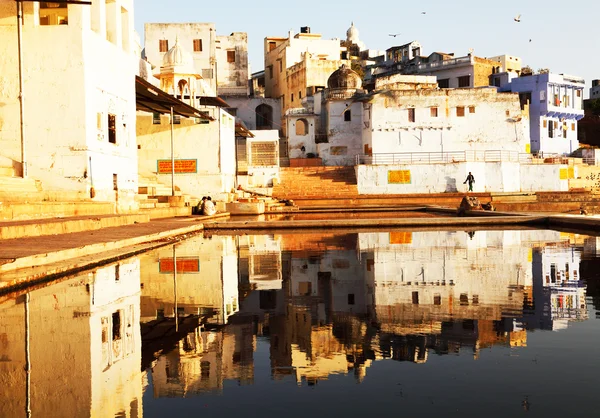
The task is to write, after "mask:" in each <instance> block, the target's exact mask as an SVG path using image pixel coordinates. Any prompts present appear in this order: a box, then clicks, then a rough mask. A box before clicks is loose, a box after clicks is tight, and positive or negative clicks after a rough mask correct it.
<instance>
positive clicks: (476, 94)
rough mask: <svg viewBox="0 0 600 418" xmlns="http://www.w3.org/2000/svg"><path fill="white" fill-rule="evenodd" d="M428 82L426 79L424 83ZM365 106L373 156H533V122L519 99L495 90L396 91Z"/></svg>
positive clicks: (365, 138) (366, 133)
mask: <svg viewBox="0 0 600 418" xmlns="http://www.w3.org/2000/svg"><path fill="white" fill-rule="evenodd" d="M400 77H401V76H400ZM412 78H420V77H414V76H413V77H412ZM427 80H428V78H427V79H426V78H424V77H423V80H422V82H423V83H425V82H427ZM381 88H385V85H383V84H382V85H381ZM365 101H366V103H365V109H364V119H363V122H364V127H363V144H364V146H368V147H369V148H370V149H371V152H372V154H373V155H375V154H382V153H408V152H412V153H415V152H455V151H492V150H493V151H514V152H518V153H526V152H528V144H529V135H528V131H529V120H528V118H527V117H523V115H522V112H521V108H520V105H519V100H518V96H517V95H516V94H499V93H497V92H496V90H495V89H491V88H481V89H457V90H453V89H441V90H439V89H430V88H426V89H422V90H391V91H387V92H385V94H376V95H374V96H372V97H371V98H369V100H368V101H367V100H365Z"/></svg>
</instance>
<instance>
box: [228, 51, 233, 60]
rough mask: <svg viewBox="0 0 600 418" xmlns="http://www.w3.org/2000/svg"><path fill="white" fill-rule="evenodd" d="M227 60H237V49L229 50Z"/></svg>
mask: <svg viewBox="0 0 600 418" xmlns="http://www.w3.org/2000/svg"><path fill="white" fill-rule="evenodd" d="M227 62H235V51H227Z"/></svg>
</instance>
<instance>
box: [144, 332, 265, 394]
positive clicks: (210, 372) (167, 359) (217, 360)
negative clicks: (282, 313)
mask: <svg viewBox="0 0 600 418" xmlns="http://www.w3.org/2000/svg"><path fill="white" fill-rule="evenodd" d="M255 348H256V338H255V336H254V333H253V332H252V323H251V322H250V323H236V324H229V325H227V326H226V327H224V328H223V329H221V330H215V331H207V330H203V329H202V328H200V327H198V328H196V329H195V330H194V331H193V332H190V333H188V334H187V335H186V336H185V338H184V339H182V340H181V341H179V343H178V344H177V346H176V348H175V349H173V350H171V351H169V352H168V353H165V354H164V355H161V356H160V357H159V358H158V359H157V360H156V362H154V363H153V365H152V369H151V373H152V382H153V389H154V397H156V398H160V397H189V396H194V395H199V394H202V393H206V392H221V391H222V390H223V382H224V381H225V380H236V381H238V382H239V383H240V384H250V383H252V382H253V380H254V358H253V355H254V350H255Z"/></svg>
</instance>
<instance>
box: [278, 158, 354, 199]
mask: <svg viewBox="0 0 600 418" xmlns="http://www.w3.org/2000/svg"><path fill="white" fill-rule="evenodd" d="M279 178H280V182H279V184H277V185H275V187H273V196H277V197H278V198H280V199H292V200H293V199H319V198H334V199H335V198H355V197H358V187H357V185H356V174H355V171H354V167H332V166H320V167H289V168H281V171H280V173H279Z"/></svg>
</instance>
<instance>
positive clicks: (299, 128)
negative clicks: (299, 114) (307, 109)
mask: <svg viewBox="0 0 600 418" xmlns="http://www.w3.org/2000/svg"><path fill="white" fill-rule="evenodd" d="M296 135H297V136H305V135H308V121H307V120H306V119H298V120H297V121H296Z"/></svg>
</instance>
